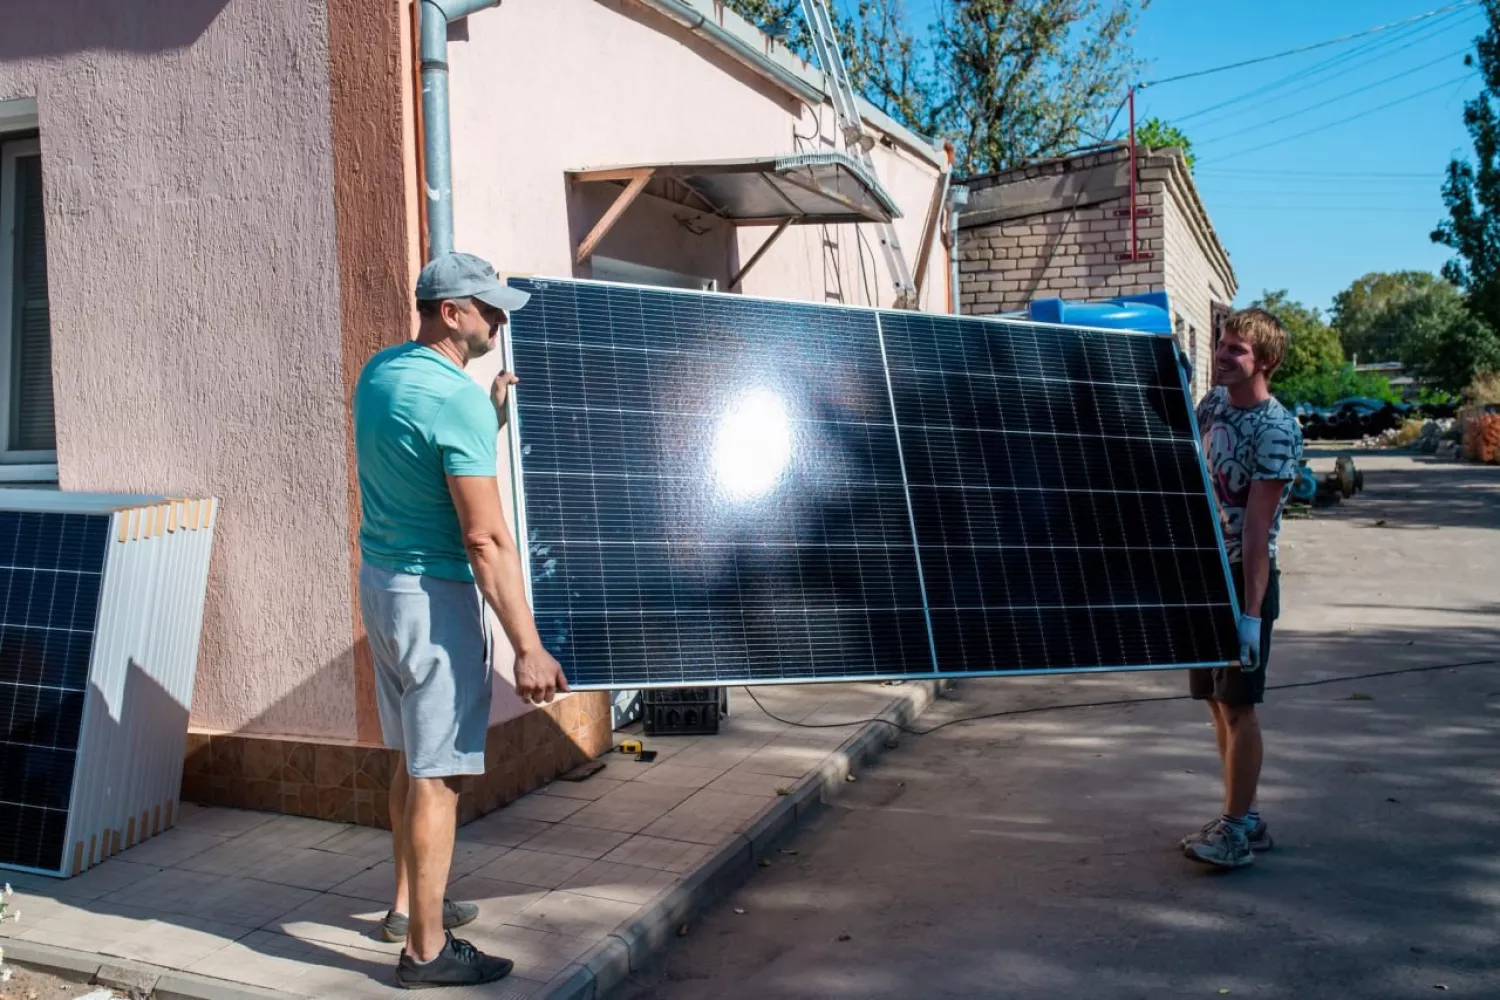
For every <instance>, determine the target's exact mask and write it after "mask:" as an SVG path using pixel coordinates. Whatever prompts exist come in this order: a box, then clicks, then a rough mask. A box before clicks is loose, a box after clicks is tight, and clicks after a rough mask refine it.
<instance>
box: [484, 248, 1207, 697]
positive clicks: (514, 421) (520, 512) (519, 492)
mask: <svg viewBox="0 0 1500 1000" xmlns="http://www.w3.org/2000/svg"><path fill="white" fill-rule="evenodd" d="M525 282H526V284H529V285H532V286H533V293H535V291H537V290H545V289H547V288H548V287H550V286H552V285H559V286H572V287H594V288H598V289H601V290H604V291H606V292H607V291H627V290H628V291H634V292H637V293H649V294H660V295H664V296H668V297H671V296H679V297H684V296H697V297H699V298H700V300H708V301H714V300H719V301H723V300H730V301H734V302H737V303H744V302H762V303H767V304H771V305H785V306H789V307H796V308H799V309H809V308H810V309H814V310H818V309H832V310H841V311H855V312H861V313H869V314H873V316H874V318H875V323H876V329H877V337H878V339H879V342H880V349H881V354H882V359H881V360H882V367H883V368H884V369H885V371H884V377H885V380H886V385H887V389H888V391H889V387H890V380H891V378H892V375H891V371H890V365H889V363H888V360H887V359H886V357H885V343H884V340H885V337H884V327H883V319H882V317H884V316H896V317H908V316H911V315H914V314H911V313H905V312H898V311H894V310H881V309H875V308H871V307H868V306H850V305H844V304H837V303H835V304H826V305H824V304H813V303H807V302H802V301H797V300H782V299H772V298H762V297H753V296H740V295H735V296H729V295H722V294H719V293H712V292H702V291H696V290H690V289H668V288H658V287H654V286H638V285H625V284H616V283H612V282H592V281H586V280H580V279H571V278H562V279H557V278H543V277H537V278H531V279H525ZM538 304H540V303H538ZM915 315H920V316H922V317H924V318H928V319H931V320H947V321H965V322H978V323H981V324H983V325H996V326H1007V325H1008V326H1016V327H1024V328H1029V329H1032V330H1033V331H1037V332H1046V333H1049V334H1056V333H1059V332H1064V331H1068V332H1084V333H1097V334H1102V335H1105V336H1107V337H1111V338H1120V337H1125V338H1148V337H1149V338H1154V339H1157V340H1160V341H1165V342H1172V338H1171V336H1170V335H1164V334H1151V333H1143V332H1140V331H1125V330H1111V329H1099V328H1090V327H1076V326H1067V327H1058V326H1053V325H1049V324H1040V323H1032V322H1028V321H1012V320H1009V319H996V318H992V317H951V316H947V315H945V314H915ZM527 318H528V317H525V316H524V314H523V316H522V324H523V325H524V323H525V320H526V319H527ZM508 333H509V335H508V336H507V338H506V341H505V349H506V365H507V367H508V368H509V369H510V370H514V368H513V365H514V353H513V350H512V341H513V338H514V331H513V330H512V331H508ZM1173 356H1174V358H1175V356H1176V353H1175V343H1173ZM1172 368H1173V369H1174V370H1175V372H1176V375H1175V380H1176V382H1177V386H1176V388H1177V390H1178V391H1179V392H1180V393H1181V398H1182V401H1183V404H1184V407H1185V408H1186V410H1187V413H1188V419H1189V421H1190V423H1189V427H1190V428H1191V429H1192V433H1191V437H1192V439H1193V440H1192V448H1193V454H1194V456H1195V459H1196V463H1197V465H1198V467H1199V476H1200V479H1201V483H1202V487H1203V489H1204V496H1205V499H1206V501H1207V503H1208V509H1209V512H1210V514H1211V515H1212V516H1211V517H1210V520H1212V521H1213V522H1214V532H1213V533H1214V537H1215V539H1216V543H1217V548H1218V550H1219V554H1220V560H1219V564H1220V568H1221V570H1222V572H1223V573H1224V581H1225V585H1226V587H1227V588H1228V590H1229V592H1230V594H1231V595H1232V594H1233V581H1232V578H1231V576H1230V573H1229V565H1228V560H1227V555H1226V554H1225V550H1224V545H1223V538H1222V533H1221V531H1220V525H1219V524H1218V517H1217V514H1216V507H1215V505H1214V502H1213V497H1212V487H1211V484H1210V482H1209V480H1208V477H1207V470H1206V469H1205V468H1204V466H1203V461H1202V451H1201V440H1200V439H1199V438H1198V435H1197V427H1196V420H1195V419H1194V413H1193V411H1194V405H1193V400H1192V398H1191V396H1190V394H1189V390H1188V387H1187V383H1186V373H1185V372H1184V371H1182V369H1181V366H1180V365H1179V364H1175V363H1174V364H1173V365H1172ZM893 402H894V401H893V400H892V404H893ZM508 406H509V407H510V409H511V412H510V432H509V434H508V447H509V448H510V458H511V463H512V465H511V467H512V472H513V489H514V494H513V495H514V497H515V509H516V518H517V529H516V530H517V534H518V540H519V542H520V544H521V545H522V546H524V547H525V548H526V550H527V552H528V560H527V562H528V572H527V573H526V574H525V578H526V583H527V586H528V599H529V600H533V599H534V592H533V591H532V590H531V585H532V575H533V574H532V571H531V569H532V567H531V565H530V559H529V551H530V538H529V532H528V531H527V529H526V528H525V527H523V525H525V524H527V523H528V522H527V521H526V520H525V518H526V510H527V506H528V500H527V493H526V490H525V485H524V476H525V465H526V461H525V457H524V453H523V452H524V446H523V444H522V440H521V436H522V433H523V428H522V423H523V417H522V414H521V410H522V406H521V405H520V403H519V402H518V399H517V394H516V393H512V394H511V397H510V400H509V402H508ZM891 420H892V424H893V427H895V428H896V430H897V433H898V435H899V424H900V421H899V419H898V415H897V414H896V413H895V411H894V406H893V409H892V412H891ZM902 472H903V480H904V482H909V477H907V475H906V474H907V467H906V463H905V460H904V458H903V460H902ZM904 488H905V490H906V505H907V514H908V517H911V516H913V510H912V504H913V501H912V500H911V494H910V488H909V485H907V486H906V487H904ZM913 544H914V546H917V545H918V541H917V539H916V538H915V537H914V538H913ZM922 603H923V612H924V617H926V619H927V621H928V622H929V623H930V622H931V605H930V601H929V600H928V594H927V591H926V588H925V586H924V587H923V595H922ZM533 606H534V604H533ZM932 629H933V626H931V625H930V624H929V626H928V637H929V644H931V643H932V639H933V636H932ZM933 651H934V652H935V649H934V650H933ZM1225 662H1226V661H1223V660H1208V661H1201V662H1172V663H1158V664H1145V665H1136V664H1129V663H1121V664H1118V665H1114V664H1112V665H1105V666H1086V667H1047V668H1041V669H1005V670H993V671H983V672H981V671H944V670H942V669H941V665H940V664H934V666H935V667H936V668H937V669H936V671H935V672H932V673H926V672H924V673H922V674H916V673H914V672H911V671H906V672H902V673H899V674H883V673H882V674H877V673H868V674H859V675H841V676H819V675H817V674H815V673H811V672H809V673H806V674H802V675H798V676H792V677H779V678H744V679H734V680H728V679H722V678H716V679H705V678H692V679H685V678H683V677H681V676H674V677H669V678H663V679H654V678H648V679H632V680H631V681H630V682H629V683H603V682H601V683H580V684H577V685H575V687H576V688H577V689H578V690H589V689H597V690H608V689H617V688H621V687H629V688H632V689H634V688H649V687H680V686H684V685H685V684H693V685H711V686H730V685H737V684H743V683H753V684H756V685H761V684H776V683H798V684H800V683H811V682H821V681H827V682H834V681H861V680H896V679H925V678H945V677H946V678H956V677H973V676H1009V675H1013V674H1014V675H1028V674H1055V673H1092V672H1113V671H1126V670H1129V671H1138V670H1174V669H1185V668H1189V667H1194V666H1222V665H1224V663H1225Z"/></svg>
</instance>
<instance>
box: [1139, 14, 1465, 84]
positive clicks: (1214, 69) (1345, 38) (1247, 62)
mask: <svg viewBox="0 0 1500 1000" xmlns="http://www.w3.org/2000/svg"><path fill="white" fill-rule="evenodd" d="M1478 2H1479V0H1462V2H1460V3H1453V4H1448V5H1447V6H1446V7H1439V8H1437V9H1436V10H1429V11H1427V12H1425V13H1422V14H1417V15H1415V16H1413V17H1408V18H1406V19H1405V20H1401V21H1392V22H1391V23H1390V24H1381V25H1376V26H1375V27H1373V28H1366V29H1365V30H1363V31H1356V32H1353V33H1352V34H1348V35H1340V36H1339V37H1337V38H1330V39H1327V40H1325V41H1321V42H1313V43H1312V44H1310V45H1299V46H1297V47H1296V48H1294V49H1286V50H1285V51H1283V52H1273V53H1271V54H1270V55H1264V56H1256V57H1255V58H1254V59H1242V60H1240V61H1239V62H1233V63H1227V64H1226V65H1223V66H1211V67H1209V68H1208V69H1200V70H1194V71H1193V72H1191V73H1179V74H1178V75H1177V76H1168V77H1164V78H1162V79H1160V80H1151V81H1148V82H1146V83H1143V84H1141V86H1142V87H1160V86H1161V85H1163V84H1166V83H1176V82H1178V81H1179V80H1192V79H1194V78H1196V77H1200V76H1208V75H1209V74H1210V73H1223V72H1225V71H1227V70H1231V69H1242V68H1243V67H1245V66H1254V65H1256V64H1258V63H1263V62H1270V61H1271V60H1273V59H1284V58H1286V57H1287V56H1294V55H1298V54H1300V53H1303V52H1311V51H1313V50H1314V49H1321V48H1326V47H1328V46H1330V45H1339V44H1341V43H1343V42H1349V41H1353V40H1354V39H1356V38H1364V37H1365V36H1366V35H1373V34H1376V33H1378V32H1381V31H1389V30H1390V29H1391V28H1399V27H1401V26H1403V25H1407V24H1413V23H1415V22H1417V21H1425V20H1427V19H1428V18H1430V17H1437V16H1439V15H1442V14H1447V13H1449V12H1451V11H1455V10H1460V9H1462V8H1464V7H1472V6H1474V5H1475V4H1476V3H1478Z"/></svg>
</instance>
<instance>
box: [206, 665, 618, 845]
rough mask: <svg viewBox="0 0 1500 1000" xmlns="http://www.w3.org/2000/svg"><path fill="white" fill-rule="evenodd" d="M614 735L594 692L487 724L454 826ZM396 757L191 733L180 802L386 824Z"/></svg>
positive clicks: (587, 755) (605, 700) (602, 746)
mask: <svg viewBox="0 0 1500 1000" xmlns="http://www.w3.org/2000/svg"><path fill="white" fill-rule="evenodd" d="M610 734H611V728H610V709H609V697H608V695H607V694H605V693H604V692H592V691H591V692H583V693H579V694H575V695H572V696H570V697H568V698H565V699H563V700H562V701H560V702H557V703H555V704H552V705H548V706H546V707H545V708H542V709H539V710H537V711H532V712H527V713H526V714H525V715H522V716H519V717H518V718H514V719H510V720H508V721H506V722H503V723H501V724H500V725H498V726H494V727H492V728H491V729H490V732H489V737H488V739H487V740H486V742H485V764H486V769H485V773H484V775H483V776H482V777H476V778H468V779H466V780H465V786H464V792H463V795H462V797H461V798H460V799H459V807H458V808H459V817H458V820H459V823H460V824H462V823H467V822H469V821H470V820H472V819H475V818H477V817H479V816H483V815H484V814H485V813H488V812H493V811H494V810H496V809H498V808H500V807H501V806H503V805H505V804H506V803H508V802H510V801H512V800H514V799H517V798H519V797H520V796H522V795H524V794H526V793H527V792H529V791H531V790H532V789H533V788H537V787H539V786H540V785H543V784H545V783H547V782H548V781H551V780H552V779H553V778H555V777H557V776H558V775H559V774H562V773H563V772H564V771H567V770H569V769H571V768H573V767H576V766H577V765H579V764H581V763H583V762H584V761H586V760H591V759H593V758H594V757H597V756H599V755H600V754H603V753H605V752H607V751H608V750H609V749H610V744H611V735H610ZM395 762H396V754H395V753H394V752H393V751H391V750H387V749H384V748H381V747H365V746H355V745H353V744H347V743H346V744H335V743H317V742H311V741H298V740H290V739H276V738H274V737H266V736H239V735H220V734H208V733H189V734H188V744H187V760H186V761H185V763H184V766H183V774H182V799H183V801H184V802H196V803H198V804H200V805H213V806H233V807H236V808H240V809H262V810H267V811H270V812H279V813H287V814H289V815H293V816H311V817H313V818H314V819H326V820H336V821H342V822H345V823H359V824H362V825H364V826H378V827H389V826H390V819H389V796H390V787H391V774H392V772H393V770H394V768H395Z"/></svg>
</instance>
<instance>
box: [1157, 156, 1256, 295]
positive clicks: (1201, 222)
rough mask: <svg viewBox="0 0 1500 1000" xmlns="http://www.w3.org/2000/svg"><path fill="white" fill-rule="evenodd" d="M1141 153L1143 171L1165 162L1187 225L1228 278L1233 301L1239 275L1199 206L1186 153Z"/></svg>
mask: <svg viewBox="0 0 1500 1000" xmlns="http://www.w3.org/2000/svg"><path fill="white" fill-rule="evenodd" d="M1144 153H1145V156H1144V157H1143V159H1144V161H1145V162H1144V163H1143V164H1142V166H1143V168H1144V169H1150V168H1151V167H1155V166H1158V165H1159V162H1153V161H1160V160H1161V159H1166V160H1168V161H1169V162H1170V166H1169V167H1168V169H1169V171H1170V175H1171V182H1172V185H1173V186H1174V187H1176V188H1177V189H1178V190H1179V191H1180V192H1181V194H1182V195H1183V196H1184V198H1183V200H1184V201H1185V203H1186V204H1185V207H1186V208H1187V209H1188V213H1187V215H1188V222H1189V224H1190V225H1191V226H1192V227H1193V228H1194V229H1196V230H1197V231H1198V238H1199V239H1200V240H1202V241H1203V242H1204V245H1205V247H1206V248H1207V249H1208V250H1210V259H1211V261H1212V263H1213V264H1214V266H1215V267H1218V268H1219V269H1220V270H1221V272H1222V273H1221V275H1220V276H1221V277H1224V278H1227V279H1228V282H1227V285H1228V287H1229V288H1230V289H1232V291H1231V293H1230V298H1231V299H1232V298H1234V296H1236V295H1238V294H1239V288H1240V280H1239V275H1237V274H1235V273H1234V263H1233V262H1232V261H1231V260H1230V259H1229V251H1228V250H1227V249H1225V247H1224V243H1223V241H1221V240H1220V239H1219V231H1218V230H1217V229H1215V228H1214V223H1213V219H1212V217H1210V216H1209V214H1208V206H1206V205H1204V204H1203V196H1202V195H1201V194H1199V192H1198V183H1197V181H1195V180H1194V179H1193V171H1192V169H1191V168H1189V167H1188V165H1187V156H1186V154H1184V153H1183V151H1182V150H1181V149H1180V148H1178V147H1177V146H1165V147H1162V148H1160V149H1149V150H1145V151H1144Z"/></svg>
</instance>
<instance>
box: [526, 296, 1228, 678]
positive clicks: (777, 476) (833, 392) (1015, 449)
mask: <svg viewBox="0 0 1500 1000" xmlns="http://www.w3.org/2000/svg"><path fill="white" fill-rule="evenodd" d="M521 284H523V285H524V286H525V287H527V288H528V289H529V290H531V291H532V292H533V296H534V297H533V299H532V303H531V304H530V305H529V306H528V307H527V308H526V309H525V310H522V311H520V312H518V313H517V314H516V316H515V317H514V318H513V322H512V328H511V338H510V340H511V342H510V345H509V346H510V350H511V352H512V354H513V359H512V360H513V363H514V364H515V366H516V370H517V371H518V372H520V373H521V375H522V377H523V378H524V380H525V381H524V383H523V385H524V388H521V389H520V390H519V391H518V392H517V393H516V396H515V399H516V406H517V415H518V420H517V422H516V424H517V426H518V430H517V431H516V432H515V434H516V438H515V441H516V443H517V445H518V447H519V457H520V461H519V466H520V469H521V473H522V478H523V502H522V504H521V514H522V518H523V520H524V528H525V532H526V538H527V543H528V556H529V561H530V568H531V586H532V597H533V604H534V607H535V610H536V613H537V617H538V623H539V625H540V626H541V627H542V630H543V637H544V639H545V640H546V641H547V642H548V644H549V648H552V649H553V651H554V652H556V653H557V654H558V655H559V659H560V660H561V661H562V662H563V664H564V667H565V669H566V670H567V671H568V675H569V678H570V680H571V681H573V682H574V683H575V684H576V686H579V687H634V686H644V685H650V684H683V683H689V684H690V683H734V682H743V681H750V682H756V681H761V682H764V681H775V680H818V679H835V678H859V677H902V676H932V675H933V674H934V673H941V674H945V675H955V674H974V673H1005V672H1014V671H1033V670H1071V669H1107V668H1114V669H1118V668H1145V667H1164V666H1186V665H1189V664H1194V663H1216V662H1225V661H1226V660H1228V659H1230V658H1231V657H1232V655H1233V651H1234V621H1233V613H1232V610H1231V607H1232V606H1231V603H1230V601H1231V596H1230V593H1229V583H1228V580H1227V572H1226V570H1227V567H1226V564H1225V563H1224V559H1223V553H1222V547H1221V543H1220V540H1219V535H1218V532H1217V528H1216V523H1215V521H1214V517H1215V514H1214V511H1213V510H1212V507H1211V505H1210V503H1209V500H1208V496H1207V492H1206V482H1205V480H1204V477H1203V472H1202V468H1201V463H1200V460H1199V457H1198V451H1197V444H1196V442H1195V440H1194V437H1193V434H1194V430H1193V421H1192V416H1191V413H1190V410H1189V406H1188V399H1187V396H1186V392H1185V388H1184V385H1183V380H1182V376H1181V373H1180V371H1179V369H1178V367H1177V361H1176V355H1175V350H1174V348H1173V345H1172V343H1171V341H1170V340H1169V339H1166V338H1160V337H1153V336H1146V335H1132V334H1126V333H1118V332H1105V331H1087V330H1076V329H1071V328H1062V327H1057V328H1048V327H1039V326H1035V325H1031V324H1013V323H1001V322H996V321H981V320H973V319H959V318H954V317H946V316H933V315H929V314H921V313H909V312H899V313H898V312H876V311H874V310H862V309H851V308H844V307H827V306H815V305H810V304H803V303H786V302H770V301H765V300H756V299H748V298H744V297H741V296H718V295H705V294H698V293H683V292H674V291H665V290H654V289H641V288H633V287H625V286H610V285H601V284H593V283H586V282H585V283H580V282H571V281H553V280H546V281H535V282H525V283H521Z"/></svg>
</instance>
